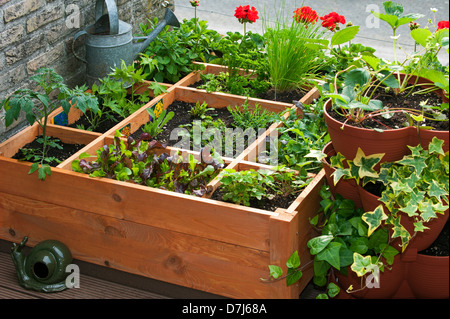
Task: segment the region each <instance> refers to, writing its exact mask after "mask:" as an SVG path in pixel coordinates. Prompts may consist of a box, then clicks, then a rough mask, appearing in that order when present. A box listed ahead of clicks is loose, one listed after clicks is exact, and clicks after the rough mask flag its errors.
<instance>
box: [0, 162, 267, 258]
mask: <svg viewBox="0 0 450 319" xmlns="http://www.w3.org/2000/svg"><path fill="white" fill-rule="evenodd" d="M29 169H30V164H29V163H17V162H16V161H14V160H11V159H8V158H3V157H0V176H1V178H2V180H1V183H0V192H5V193H8V194H11V195H17V196H23V197H27V198H30V199H34V200H44V201H46V202H49V203H53V204H56V205H60V206H64V207H70V208H74V209H79V210H83V211H88V212H93V213H98V214H102V215H105V216H110V217H115V218H119V219H124V220H128V221H133V222H138V223H142V224H146V225H149V226H155V227H160V228H164V229H169V230H174V231H179V232H183V233H186V234H191V235H196V236H201V237H205V238H211V239H215V240H219V241H223V242H228V243H232V244H237V245H243V246H247V247H250V248H255V249H261V250H267V248H268V234H269V231H268V230H269V217H270V216H271V215H273V214H274V213H271V212H267V213H265V211H262V210H257V209H251V208H246V207H241V206H238V205H232V204H227V203H222V202H219V201H214V200H210V199H204V198H198V197H195V196H189V195H184V194H177V193H174V192H168V191H164V190H159V189H154V188H150V187H145V186H140V185H134V184H129V183H124V182H117V181H114V180H109V179H105V178H103V179H102V178H91V177H89V176H88V175H84V174H79V173H75V172H70V171H66V170H62V169H58V168H55V169H52V174H51V176H48V177H47V179H46V181H45V182H43V181H40V180H38V178H37V176H36V175H34V174H33V175H28V171H29ZM250 233H251V234H252V236H248V234H250Z"/></svg>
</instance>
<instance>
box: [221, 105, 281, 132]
mask: <svg viewBox="0 0 450 319" xmlns="http://www.w3.org/2000/svg"><path fill="white" fill-rule="evenodd" d="M228 111H230V113H231V116H232V117H233V120H234V123H233V126H234V127H240V128H242V129H244V130H245V129H248V128H252V129H253V130H255V131H256V132H257V131H258V130H259V129H260V128H266V127H267V125H268V124H272V123H273V121H274V118H275V113H273V112H269V111H267V110H266V109H262V108H261V106H260V105H259V104H255V106H254V107H253V108H250V106H249V105H248V99H247V100H246V101H245V103H244V104H243V105H242V106H237V105H236V106H234V108H233V107H231V106H228Z"/></svg>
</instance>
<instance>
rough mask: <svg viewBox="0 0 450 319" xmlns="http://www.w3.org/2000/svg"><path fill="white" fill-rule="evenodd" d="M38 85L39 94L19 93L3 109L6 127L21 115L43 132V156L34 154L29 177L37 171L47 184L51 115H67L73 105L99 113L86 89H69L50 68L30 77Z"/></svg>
mask: <svg viewBox="0 0 450 319" xmlns="http://www.w3.org/2000/svg"><path fill="white" fill-rule="evenodd" d="M30 79H31V80H32V81H33V82H36V83H37V84H38V90H36V91H33V90H31V89H19V90H17V91H15V92H14V93H13V94H12V95H11V96H9V97H8V98H6V99H4V100H2V101H0V106H1V107H2V108H4V109H5V125H6V126H7V127H8V126H10V125H11V124H12V123H13V122H14V120H17V119H18V118H19V115H20V113H21V112H24V113H25V117H26V119H27V121H28V123H29V124H30V125H33V124H34V123H35V122H37V123H38V124H39V126H40V127H41V129H42V139H40V141H41V142H42V150H41V152H40V154H36V153H34V154H33V157H34V159H35V160H37V162H35V163H33V164H32V165H31V169H30V171H29V174H31V173H33V172H35V171H38V176H39V179H41V180H45V178H46V176H48V175H50V174H51V168H50V165H49V164H48V157H47V152H48V150H49V148H50V147H54V146H55V144H53V143H50V141H49V137H48V136H47V124H48V117H49V115H50V113H52V112H53V111H55V110H56V109H57V108H59V107H61V106H62V108H63V110H64V112H65V113H66V114H68V113H69V110H70V108H71V106H72V105H75V104H76V107H77V108H79V109H81V110H87V109H91V110H93V111H94V112H95V111H97V110H98V101H97V99H95V98H94V97H93V96H92V95H91V94H89V93H85V89H86V88H85V87H81V88H79V87H76V88H74V89H70V88H68V87H67V86H66V84H64V79H63V78H62V77H61V76H60V75H59V74H57V73H56V72H55V71H54V70H53V69H51V68H40V69H38V70H36V72H35V74H34V75H33V76H31V77H30ZM53 94H58V98H57V99H56V100H52V99H51V98H50V96H51V95H53Z"/></svg>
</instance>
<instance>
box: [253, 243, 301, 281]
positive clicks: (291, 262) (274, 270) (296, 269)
mask: <svg viewBox="0 0 450 319" xmlns="http://www.w3.org/2000/svg"><path fill="white" fill-rule="evenodd" d="M300 264H301V262H300V257H299V255H298V252H297V251H294V252H293V253H292V255H291V256H290V257H289V259H288V260H287V262H286V267H287V274H286V275H284V276H283V269H282V268H281V267H280V266H277V265H269V276H270V277H269V279H265V278H260V280H261V281H263V282H274V281H278V280H282V279H286V286H291V285H293V284H295V283H296V282H297V281H299V280H300V279H301V278H302V276H303V272H302V270H303V269H302V267H300Z"/></svg>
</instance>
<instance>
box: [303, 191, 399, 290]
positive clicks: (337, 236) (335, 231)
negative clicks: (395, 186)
mask: <svg viewBox="0 0 450 319" xmlns="http://www.w3.org/2000/svg"><path fill="white" fill-rule="evenodd" d="M320 196H321V197H322V201H321V202H320V205H321V210H320V211H319V212H318V215H316V216H315V217H314V218H313V219H312V220H311V224H312V225H314V226H315V227H317V228H318V230H319V231H320V232H321V234H320V235H319V236H316V237H313V238H311V239H310V240H309V241H308V244H307V246H308V248H309V250H310V253H311V255H313V256H314V278H313V281H314V283H315V284H316V285H318V286H325V285H326V284H327V281H328V279H327V277H328V274H329V272H330V271H331V270H333V271H339V272H342V273H343V274H347V273H348V270H349V269H350V270H351V271H353V272H355V273H356V274H357V276H358V277H362V278H363V277H365V276H368V275H373V276H374V277H376V276H378V275H379V273H380V271H381V272H383V271H384V269H385V267H389V266H390V265H392V264H393V262H394V257H395V256H396V255H397V254H398V253H399V252H398V251H397V250H396V249H395V248H394V247H392V246H390V238H389V232H388V230H387V228H386V227H380V228H378V229H377V230H374V231H370V230H369V224H367V223H366V220H365V219H364V210H363V209H361V208H356V207H355V205H354V203H353V201H352V200H349V199H344V198H343V197H342V196H340V195H339V194H338V195H336V197H335V198H334V197H333V196H332V195H331V192H330V191H329V186H328V185H324V187H323V188H322V189H321V192H320ZM375 280H377V281H378V280H379V278H377V279H375ZM378 282H379V281H378ZM364 288H365V287H362V288H361V289H364ZM351 289H352V288H351V287H350V289H349V290H347V291H348V292H351Z"/></svg>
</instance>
